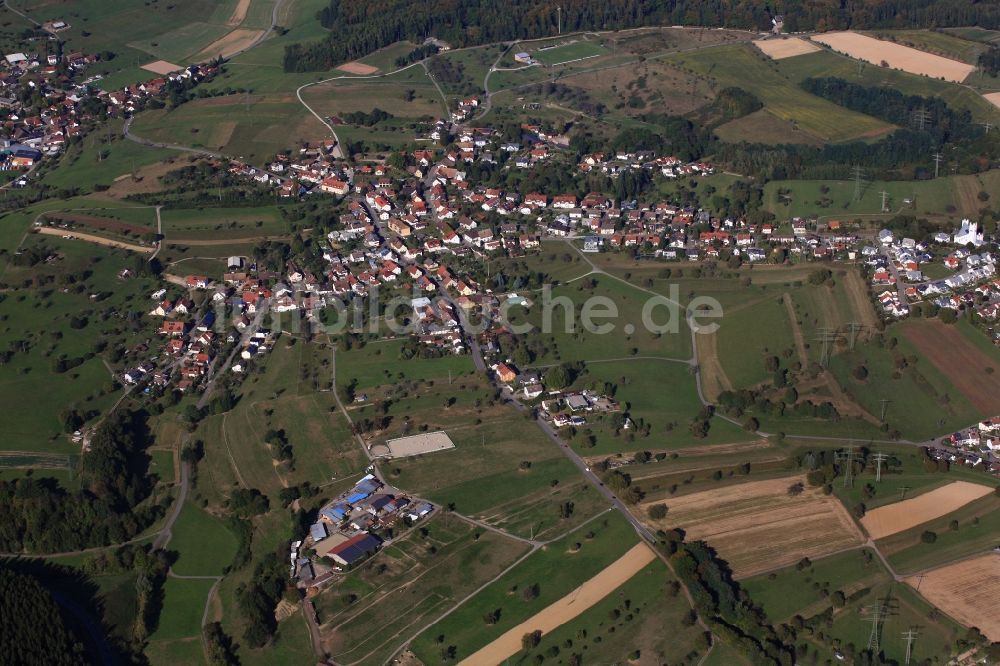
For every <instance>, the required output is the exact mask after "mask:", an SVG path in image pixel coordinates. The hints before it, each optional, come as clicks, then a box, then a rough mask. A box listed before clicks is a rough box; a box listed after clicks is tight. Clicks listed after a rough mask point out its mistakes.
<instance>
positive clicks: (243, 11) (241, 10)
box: [227, 0, 250, 28]
mask: <svg viewBox="0 0 1000 666" xmlns="http://www.w3.org/2000/svg"><path fill="white" fill-rule="evenodd" d="M248 9H250V0H240V1H239V3H238V4H237V5H236V7H235V8H234V9H233V14H232V16H230V17H229V21H227V24H228V25H231V26H232V27H234V28H235V27H236V26H238V25H240V24H241V23H243V21H244V20H245V19H246V17H247V10H248Z"/></svg>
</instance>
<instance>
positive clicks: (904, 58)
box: [812, 32, 975, 83]
mask: <svg viewBox="0 0 1000 666" xmlns="http://www.w3.org/2000/svg"><path fill="white" fill-rule="evenodd" d="M812 39H813V41H816V42H819V43H820V44H825V45H827V46H829V47H830V48H831V49H833V50H834V51H837V52H839V53H844V54H847V55H849V56H850V57H852V58H857V59H858V60H864V61H865V62H870V63H872V64H873V65H879V66H882V63H885V64H886V65H887V66H888V67H890V68H892V69H901V70H903V71H904V72H909V73H910V74H920V75H922V76H929V77H931V78H934V79H944V80H945V81H953V82H955V83H961V82H962V81H964V80H965V79H966V77H968V76H969V74H971V73H972V72H973V71H975V67H973V66H972V65H968V64H966V63H964V62H959V61H957V60H951V59H950V58H942V57H941V56H938V55H934V54H932V53H926V52H924V51H918V50H917V49H912V48H910V47H909V46H903V45H902V44H895V43H893V42H887V41H883V40H881V39H875V38H873V37H868V36H867V35H862V34H859V33H856V32H827V33H824V34H821V35H814V36H813V38H812Z"/></svg>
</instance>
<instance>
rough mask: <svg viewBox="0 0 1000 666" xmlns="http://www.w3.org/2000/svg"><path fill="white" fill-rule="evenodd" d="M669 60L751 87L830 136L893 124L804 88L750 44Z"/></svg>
mask: <svg viewBox="0 0 1000 666" xmlns="http://www.w3.org/2000/svg"><path fill="white" fill-rule="evenodd" d="M800 57H805V56H800ZM792 59H793V60H794V58H792ZM669 61H670V62H673V63H675V64H677V65H680V66H683V67H686V68H689V69H693V70H694V71H695V72H698V73H701V74H704V75H705V76H709V77H711V78H713V79H715V80H716V82H717V83H718V85H719V87H726V86H738V87H742V88H745V89H747V90H748V91H749V92H752V93H753V94H754V95H756V96H757V97H758V98H759V99H760V100H761V101H762V102H764V105H765V107H766V108H768V109H770V111H771V112H772V113H774V114H775V115H777V116H778V117H779V118H784V119H786V120H794V121H795V122H796V123H797V124H798V126H799V128H800V129H802V130H804V131H806V132H809V133H811V134H814V135H816V136H817V137H818V138H820V139H824V140H826V141H845V140H848V139H853V138H857V137H861V136H866V135H871V134H877V133H879V132H881V131H883V130H885V129H887V128H888V127H889V126H888V125H887V124H886V123H884V122H882V121H880V120H877V119H875V118H872V117H870V116H865V115H863V114H860V113H855V112H853V111H848V110H847V109H843V108H841V107H839V106H837V105H835V104H833V103H831V102H828V101H826V100H824V99H821V98H819V97H816V96H814V95H810V94H809V93H807V92H805V91H803V90H801V89H800V88H799V87H798V86H797V85H796V82H795V81H794V80H791V79H790V78H788V77H786V75H785V74H783V73H782V71H781V70H780V69H779V68H778V67H777V66H775V65H774V64H773V62H774V61H772V60H770V59H768V58H767V57H766V56H764V55H762V54H759V53H757V52H756V51H754V50H753V49H752V47H750V46H745V45H744V46H722V47H719V48H714V49H708V50H704V51H697V52H693V53H683V54H679V55H676V56H671V57H670V58H669Z"/></svg>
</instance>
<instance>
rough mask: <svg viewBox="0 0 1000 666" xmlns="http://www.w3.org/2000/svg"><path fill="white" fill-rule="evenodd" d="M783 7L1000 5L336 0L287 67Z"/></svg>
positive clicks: (741, 18)
mask: <svg viewBox="0 0 1000 666" xmlns="http://www.w3.org/2000/svg"><path fill="white" fill-rule="evenodd" d="M557 8H561V12H559V11H557ZM776 12H780V13H782V14H783V15H784V19H785V28H786V29H787V30H789V31H800V30H832V29H838V30H844V29H848V28H862V27H864V28H902V27H914V26H928V25H936V26H964V25H978V26H981V27H984V28H996V27H1000V6H997V5H996V4H995V3H983V2H977V1H976V0H939V1H938V2H907V1H905V0H882V1H881V2H878V3H851V4H844V3H841V2H837V1H835V0H821V1H820V2H807V1H806V0H785V1H784V2H782V3H779V4H778V5H777V6H775V7H773V8H772V6H771V5H769V4H766V3H761V2H757V1H756V0H710V1H708V2H706V1H705V0H558V1H556V0H543V1H541V2H538V1H536V0H499V1H498V0H455V1H454V2H451V3H448V4H446V5H443V4H442V3H440V2H439V1H438V0H371V1H370V2H363V3H356V2H344V1H343V0H330V3H329V5H327V6H326V7H324V8H323V9H322V10H320V11H319V12H317V15H316V16H317V19H318V20H319V22H320V23H321V24H322V25H323V26H324V27H325V28H327V29H328V30H329V31H330V34H329V35H328V36H327V37H326V39H324V40H322V41H320V42H315V43H313V44H308V45H302V44H293V45H291V46H289V47H287V49H286V51H285V59H284V66H285V70H286V71H294V72H305V71H314V70H323V69H329V68H330V67H332V66H334V65H336V64H339V63H342V62H346V61H348V60H353V59H355V58H359V57H361V56H364V55H367V54H369V53H371V52H372V51H375V50H377V49H379V48H382V47H384V46H387V45H389V44H392V43H393V42H397V41H400V40H404V39H409V40H411V41H416V42H418V43H419V42H422V41H423V40H424V39H425V38H427V37H431V36H433V37H437V38H440V39H443V40H445V41H447V42H449V43H451V44H452V45H454V46H460V47H461V46H474V45H477V44H488V43H492V42H504V41H511V40H516V39H531V38H537V37H548V36H552V35H555V34H556V33H557V31H558V29H559V28H560V27H561V28H562V31H563V32H577V31H582V30H616V29H623V28H634V27H638V26H644V25H700V26H708V27H730V28H739V29H756V30H768V29H770V27H771V18H772V16H773V15H774V13H776ZM560 21H561V25H560Z"/></svg>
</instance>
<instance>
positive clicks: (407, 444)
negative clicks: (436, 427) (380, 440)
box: [385, 432, 455, 458]
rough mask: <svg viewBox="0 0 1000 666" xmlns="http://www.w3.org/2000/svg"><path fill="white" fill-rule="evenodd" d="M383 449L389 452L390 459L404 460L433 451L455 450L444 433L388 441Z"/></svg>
mask: <svg viewBox="0 0 1000 666" xmlns="http://www.w3.org/2000/svg"><path fill="white" fill-rule="evenodd" d="M385 447H386V448H387V449H388V450H389V457H390V458H406V457H409V456H419V455H421V454H424V453H434V452H435V451H447V450H448V449H453V448H455V442H453V441H451V438H450V437H448V433H446V432H429V433H427V434H424V435H410V436H409V437H399V438H397V439H390V440H389V441H387V442H386V443H385Z"/></svg>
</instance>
